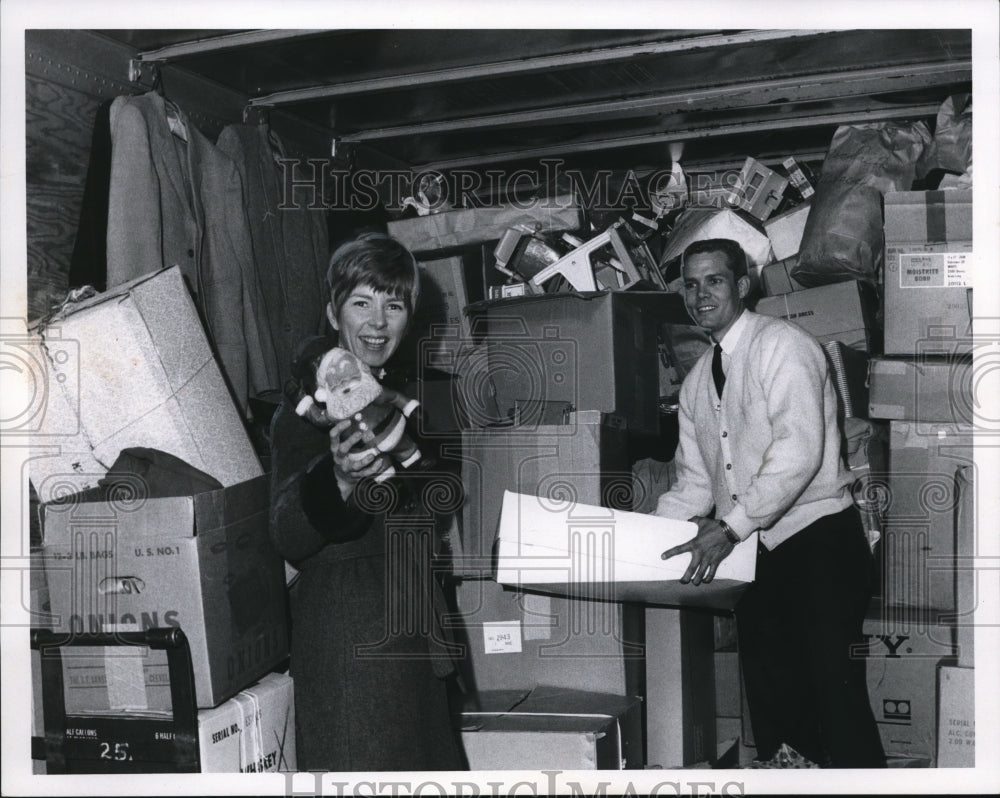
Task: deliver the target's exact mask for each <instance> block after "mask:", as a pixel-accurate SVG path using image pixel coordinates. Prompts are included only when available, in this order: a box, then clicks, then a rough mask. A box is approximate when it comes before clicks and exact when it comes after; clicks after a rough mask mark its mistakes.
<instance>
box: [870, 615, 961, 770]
mask: <svg viewBox="0 0 1000 798" xmlns="http://www.w3.org/2000/svg"><path fill="white" fill-rule="evenodd" d="M862 631H863V632H864V634H865V636H866V638H867V645H866V646H865V650H864V651H863V652H859V654H861V655H864V656H865V657H866V663H865V669H866V674H867V682H868V698H869V700H870V701H871V707H872V712H873V713H874V715H875V721H876V722H877V723H878V728H879V734H880V736H881V738H882V746H883V748H884V749H885V752H886V754H887V755H889V756H895V757H919V758H925V759H929V760H931V766H933V763H934V760H935V749H936V747H937V701H936V691H935V687H936V684H937V670H938V665H939V664H942V663H952V662H954V659H953V658H954V654H955V648H954V645H955V644H954V636H953V630H952V629H951V628H950V627H949V626H945V625H934V624H932V623H929V619H927V618H926V616H915V615H906V614H895V615H893V617H891V618H890V619H887V620H884V619H882V618H869V619H866V620H865V622H864V626H863V627H862Z"/></svg>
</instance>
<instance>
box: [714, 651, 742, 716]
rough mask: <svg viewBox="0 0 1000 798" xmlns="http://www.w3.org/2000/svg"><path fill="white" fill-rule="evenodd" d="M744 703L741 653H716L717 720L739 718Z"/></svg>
mask: <svg viewBox="0 0 1000 798" xmlns="http://www.w3.org/2000/svg"><path fill="white" fill-rule="evenodd" d="M742 701H743V690H742V688H741V686H740V655H739V653H738V652H736V651H716V652H715V716H716V717H717V718H721V717H725V718H738V717H739V716H740V711H741V707H742Z"/></svg>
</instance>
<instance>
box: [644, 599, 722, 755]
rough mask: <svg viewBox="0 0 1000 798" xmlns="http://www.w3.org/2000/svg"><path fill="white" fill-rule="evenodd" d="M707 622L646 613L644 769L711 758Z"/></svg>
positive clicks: (684, 613)
mask: <svg viewBox="0 0 1000 798" xmlns="http://www.w3.org/2000/svg"><path fill="white" fill-rule="evenodd" d="M712 628H713V624H712V616H711V615H709V614H707V613H700V612H691V611H688V610H672V609H661V608H651V607H650V608H647V609H646V764H647V765H648V766H650V767H656V766H659V767H665V768H668V767H678V766H681V765H691V764H694V763H696V762H702V761H705V760H714V759H715V758H716V739H715V716H716V714H717V713H716V704H715V675H714V671H715V668H714V662H713V658H714V652H713V651H712V638H713V632H712Z"/></svg>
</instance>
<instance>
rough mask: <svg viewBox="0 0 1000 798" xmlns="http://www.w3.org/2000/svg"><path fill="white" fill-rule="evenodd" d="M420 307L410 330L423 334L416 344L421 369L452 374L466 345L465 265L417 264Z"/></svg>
mask: <svg viewBox="0 0 1000 798" xmlns="http://www.w3.org/2000/svg"><path fill="white" fill-rule="evenodd" d="M419 266H420V271H421V275H422V276H421V284H420V304H419V306H418V309H417V315H416V318H415V319H414V329H415V330H418V331H421V332H423V333H424V335H423V337H422V338H421V339H420V341H419V342H418V344H417V346H418V347H419V362H420V365H421V366H422V367H425V368H427V367H429V368H435V369H439V370H441V371H444V372H446V373H449V374H453V373H454V371H455V364H456V362H457V360H458V358H459V354H460V351H461V348H462V347H463V346H467V345H468V343H469V335H470V330H469V322H468V319H467V318H466V316H465V306H466V305H467V304H469V296H468V292H467V290H466V287H465V265H464V262H463V260H462V258H461V256H455V257H451V258H439V259H437V260H427V261H421V262H420V263H419Z"/></svg>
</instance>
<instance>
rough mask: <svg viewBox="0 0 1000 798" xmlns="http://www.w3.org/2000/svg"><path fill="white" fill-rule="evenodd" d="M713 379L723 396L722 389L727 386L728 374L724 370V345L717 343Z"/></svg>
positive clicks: (713, 363) (716, 389)
mask: <svg viewBox="0 0 1000 798" xmlns="http://www.w3.org/2000/svg"><path fill="white" fill-rule="evenodd" d="M712 379H713V380H715V391H716V393H718V394H719V398H720V399H721V398H722V389H723V388H725V387H726V374H725V372H723V370H722V347H721V346H720V345H719V344H716V345H715V352H714V353H713V355H712Z"/></svg>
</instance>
